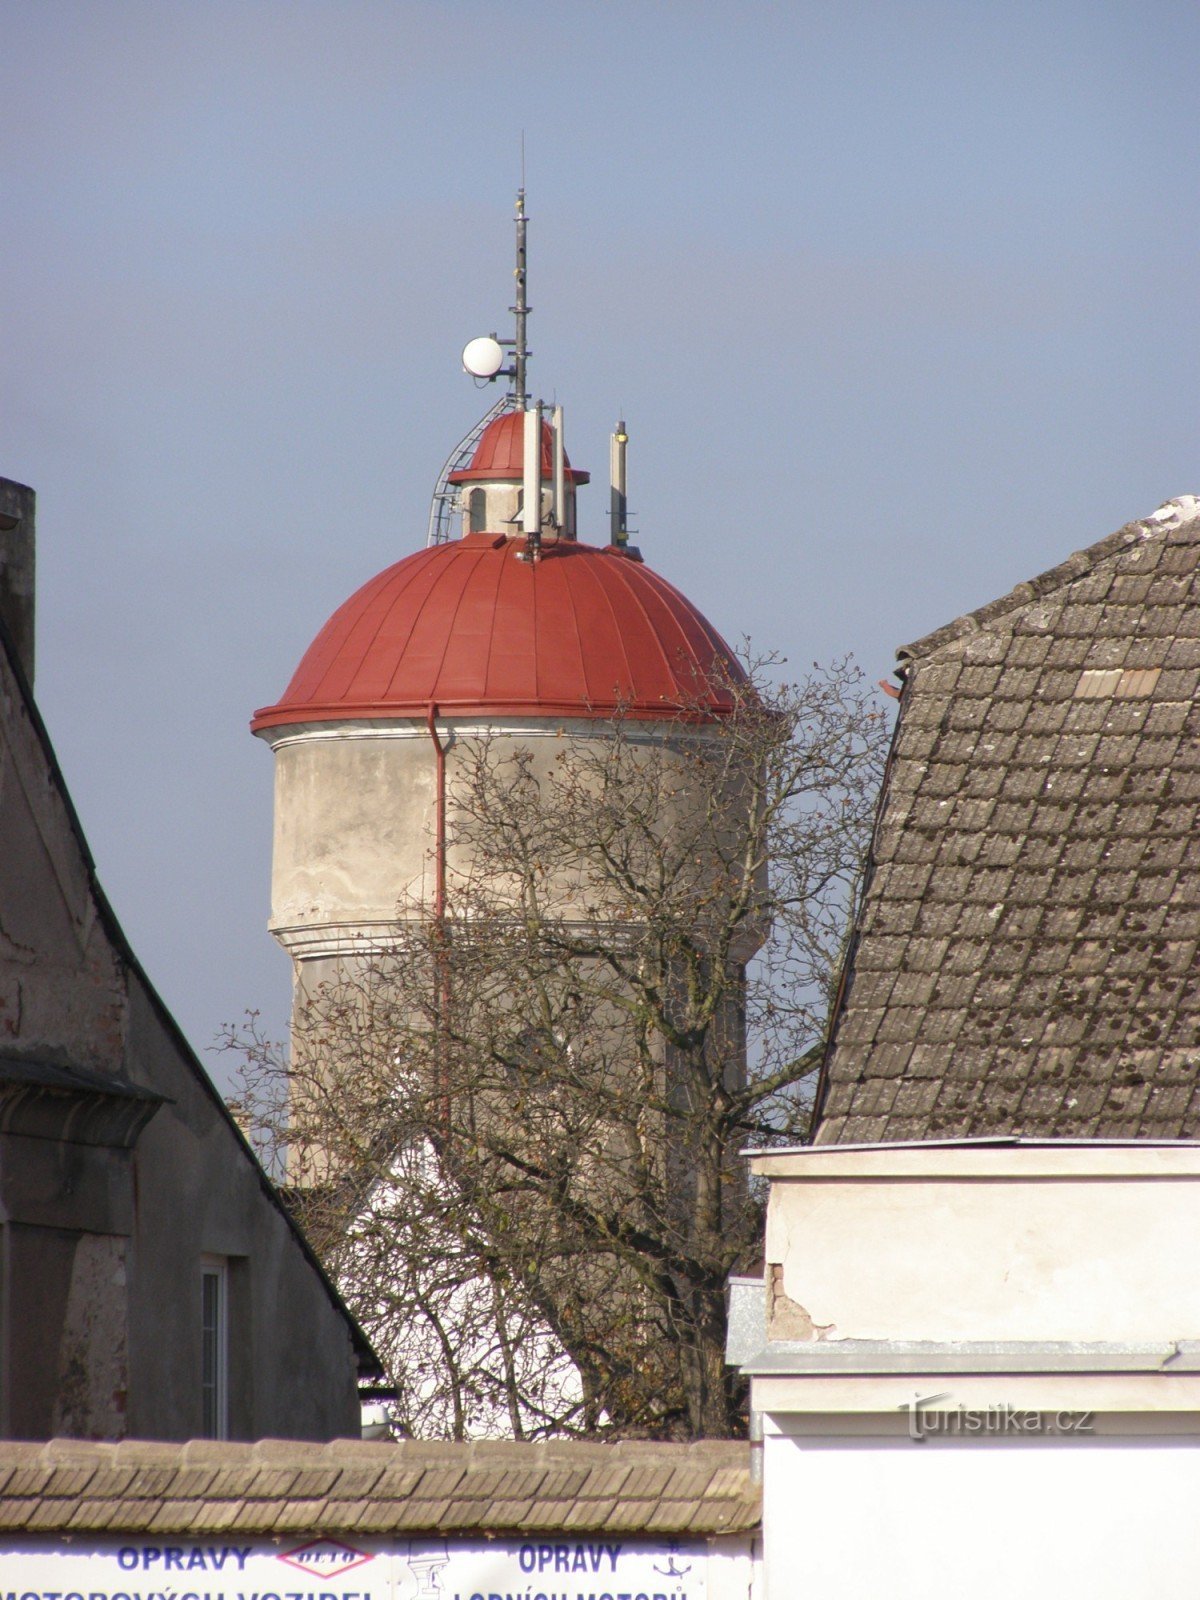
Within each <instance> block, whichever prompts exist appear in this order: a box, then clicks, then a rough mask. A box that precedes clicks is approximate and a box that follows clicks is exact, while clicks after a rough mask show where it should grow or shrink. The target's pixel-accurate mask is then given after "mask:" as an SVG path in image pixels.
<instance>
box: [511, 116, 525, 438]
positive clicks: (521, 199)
mask: <svg viewBox="0 0 1200 1600" xmlns="http://www.w3.org/2000/svg"><path fill="white" fill-rule="evenodd" d="M523 165H524V140H522V167H523ZM524 176H525V174H524V171H523V170H522V173H521V177H522V180H524ZM526 220H527V219H526V216H525V184H524V181H522V184H521V187H520V188H519V189H518V190H517V270H516V272H515V273H514V274H513V276H514V277H515V278H516V280H517V303H516V305H514V306H510V307H509V310H510V311H511V312H512V314H513V316H514V317H515V318H516V319H517V337H516V343H515V351H514V359H513V399H514V400H515V401H516V406H517V410H518V411H524V409H525V361H526V357H527V356H528V351H527V350H526V348H525V319H526V317H527V316H528V315H529V306H528V304H527V302H526V299H525V223H526Z"/></svg>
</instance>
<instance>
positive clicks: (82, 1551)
mask: <svg viewBox="0 0 1200 1600" xmlns="http://www.w3.org/2000/svg"><path fill="white" fill-rule="evenodd" d="M707 1572H708V1547H707V1545H705V1544H703V1543H698V1542H696V1541H692V1542H685V1541H681V1540H661V1541H659V1542H657V1543H656V1542H652V1541H647V1540H635V1541H629V1540H622V1539H614V1538H611V1537H605V1536H600V1535H592V1536H585V1537H582V1538H565V1537H563V1535H561V1534H559V1535H557V1536H553V1537H541V1538H538V1539H536V1540H534V1539H524V1540H521V1539H495V1540H470V1541H468V1540H458V1539H411V1540H409V1539H404V1540H390V1541H387V1542H380V1541H377V1540H358V1539H341V1538H337V1539H334V1538H307V1539H305V1538H299V1539H295V1540H290V1539H284V1540H277V1541H275V1542H273V1543H270V1544H267V1543H264V1542H263V1541H262V1540H249V1539H245V1538H239V1537H237V1536H235V1535H222V1536H220V1537H217V1538H212V1537H207V1538H199V1539H196V1538H188V1537H185V1536H180V1535H168V1534H163V1535H161V1536H159V1537H157V1538H154V1537H146V1536H140V1537H138V1538H137V1539H136V1540H135V1539H128V1538H127V1539H125V1540H123V1541H120V1542H118V1541H115V1540H114V1541H111V1542H107V1541H106V1542H105V1543H103V1544H100V1543H95V1542H92V1541H91V1540H80V1541H71V1542H69V1543H68V1542H65V1541H62V1542H53V1543H52V1542H45V1543H40V1544H34V1543H32V1542H30V1543H25V1542H24V1541H23V1542H22V1548H21V1549H19V1550H7V1551H0V1600H705V1595H706V1591H707V1582H706V1579H707Z"/></svg>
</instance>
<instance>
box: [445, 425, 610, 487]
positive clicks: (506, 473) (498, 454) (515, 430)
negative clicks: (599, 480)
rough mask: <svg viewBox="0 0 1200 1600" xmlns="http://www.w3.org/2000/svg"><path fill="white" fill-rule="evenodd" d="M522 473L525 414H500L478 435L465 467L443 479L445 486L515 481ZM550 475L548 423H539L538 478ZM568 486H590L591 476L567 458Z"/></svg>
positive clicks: (551, 470) (550, 476)
mask: <svg viewBox="0 0 1200 1600" xmlns="http://www.w3.org/2000/svg"><path fill="white" fill-rule="evenodd" d="M524 472H525V413H524V412H523V411H504V412H502V413H501V414H500V416H498V417H497V418H496V420H495V421H494V422H489V423H488V425H487V427H486V428H485V429H484V430H483V432H482V433H481V434H480V436H479V443H478V444H477V445H476V446H475V454H474V455H473V456H472V457H471V465H470V466H469V467H460V468H459V469H458V471H457V472H451V473H449V474H448V476H447V479H446V481H447V483H478V482H480V481H481V480H483V479H485V478H492V479H495V478H501V479H504V478H509V479H512V480H514V481H517V482H519V481H520V479H521V478H522V476H523V475H524ZM553 476H554V450H553V443H552V435H551V431H550V424H549V423H548V422H543V423H542V477H543V478H544V479H547V480H549V479H550V478H552V477H553ZM567 481H568V483H590V482H591V475H590V473H587V472H580V471H579V470H578V469H577V468H575V467H573V466H572V465H571V462H570V458H569V457H568V459H567Z"/></svg>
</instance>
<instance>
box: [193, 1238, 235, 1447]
mask: <svg viewBox="0 0 1200 1600" xmlns="http://www.w3.org/2000/svg"><path fill="white" fill-rule="evenodd" d="M200 1418H201V1437H202V1438H205V1439H228V1437H229V1262H228V1260H227V1259H226V1258H225V1257H224V1256H209V1255H205V1256H201V1257H200Z"/></svg>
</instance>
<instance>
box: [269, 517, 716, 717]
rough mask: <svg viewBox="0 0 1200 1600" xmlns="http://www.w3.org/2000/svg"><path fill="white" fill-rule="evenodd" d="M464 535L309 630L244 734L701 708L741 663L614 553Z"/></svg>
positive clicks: (641, 570) (656, 582)
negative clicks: (431, 719) (358, 721)
mask: <svg viewBox="0 0 1200 1600" xmlns="http://www.w3.org/2000/svg"><path fill="white" fill-rule="evenodd" d="M523 548H524V545H523V542H522V541H517V540H511V539H505V538H503V537H497V536H496V535H494V534H490V533H472V534H468V535H467V536H466V537H465V538H463V539H458V540H455V541H454V542H452V543H449V544H440V545H433V546H431V547H430V548H429V549H426V550H420V551H418V552H417V553H416V555H411V556H408V557H406V558H405V559H404V560H403V561H398V562H397V563H396V564H395V566H392V567H388V568H387V570H386V571H384V572H381V573H380V574H379V576H378V577H375V578H372V579H371V581H370V582H369V583H366V584H364V585H363V587H362V588H361V589H360V590H359V591H358V593H357V594H354V595H352V596H351V597H350V599H349V600H347V601H346V603H345V605H343V606H342V607H341V608H340V609H339V610H337V611H335V612H334V614H333V616H332V617H330V619H329V621H328V622H327V623H326V624H325V626H324V627H323V628H322V629H321V631H320V633H319V634H318V635H317V637H316V638H315V639H314V640H313V642H312V644H311V645H310V646H309V648H308V650H307V651H306V653H305V655H304V659H303V660H302V661H301V663H300V665H299V667H297V669H296V673H295V676H294V677H293V678H292V681H291V683H290V684H289V685H288V687H287V689H286V690H285V692H284V695H283V698H282V699H281V700H280V701H279V702H278V704H277V705H273V706H267V707H265V708H264V709H263V710H261V711H258V712H256V713H255V716H254V720H253V722H252V723H251V727H252V728H253V730H254V732H255V733H259V732H262V731H263V730H265V729H267V728H277V727H285V726H289V725H292V724H295V723H301V722H331V721H339V720H343V719H349V718H360V717H368V718H370V717H378V718H390V717H412V716H424V715H425V714H426V712H427V711H428V708H429V707H430V706H431V705H436V706H437V707H438V709H439V711H441V712H442V713H443V714H445V715H447V716H462V715H471V714H483V715H485V716H493V715H497V714H507V715H510V716H531V717H547V716H564V717H605V716H611V715H613V714H614V713H617V712H624V713H625V714H627V715H630V716H634V717H638V718H640V719H644V720H658V719H663V718H669V717H681V716H682V717H687V716H695V715H697V714H698V715H700V716H713V715H720V714H721V713H722V712H724V711H728V710H729V709H730V708H731V706H732V704H733V695H732V693H731V689H730V685H732V684H737V683H741V682H742V681H744V677H745V674H744V673H743V672H742V669H741V667H740V666H739V665H738V663H737V661H736V659H735V658H734V656H733V654H732V653H731V651H730V649H729V646H728V645H727V644H726V643H725V641H724V640H723V639H722V638H721V636H720V634H719V633H717V631H716V630H715V629H714V628H713V627H712V626H711V624H709V623H708V622H706V621H705V619H704V618H703V617H702V616H701V615H700V613H699V612H698V611H697V610H696V608H695V607H694V606H693V605H691V604H690V603H689V602H688V601H687V600H685V599H684V597H683V596H682V595H681V594H680V593H679V591H678V590H677V589H673V588H672V587H671V585H670V584H669V583H667V582H666V581H665V579H663V578H660V577H659V576H658V574H657V573H655V572H652V571H651V570H650V568H649V567H646V566H643V565H642V563H641V562H639V561H637V560H634V559H631V558H630V557H628V556H627V555H624V554H622V553H621V552H619V551H617V550H614V549H613V548H612V547H611V546H610V547H609V548H608V549H607V550H599V549H596V548H595V547H594V546H592V545H585V544H576V543H574V542H568V541H566V540H560V541H558V542H557V543H547V544H545V545H544V546H543V547H542V558H541V560H540V561H538V562H537V563H536V564H534V563H531V562H528V561H521V560H518V559H517V552H518V550H520V549H523Z"/></svg>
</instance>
